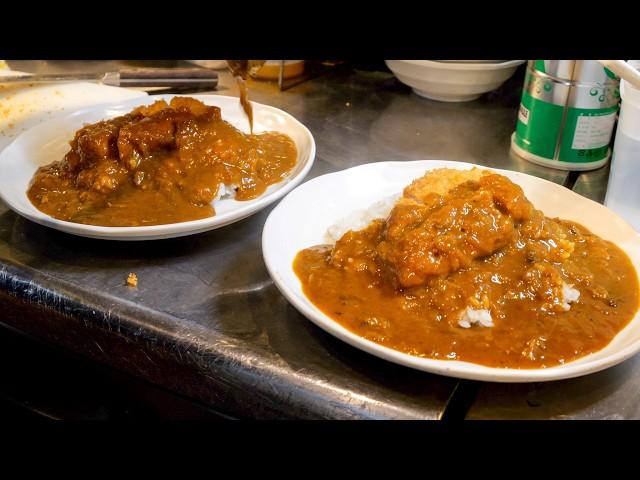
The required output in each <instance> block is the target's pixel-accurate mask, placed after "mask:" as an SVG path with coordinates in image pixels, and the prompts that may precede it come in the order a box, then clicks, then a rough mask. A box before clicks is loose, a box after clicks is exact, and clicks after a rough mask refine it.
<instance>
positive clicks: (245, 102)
mask: <svg viewBox="0 0 640 480" xmlns="http://www.w3.org/2000/svg"><path fill="white" fill-rule="evenodd" d="M264 63H265V60H251V64H250V63H249V60H227V65H228V66H229V70H230V71H231V74H232V75H233V76H234V77H235V79H236V82H237V83H238V88H239V89H240V105H242V109H243V110H244V113H245V115H246V116H247V118H248V119H249V128H250V133H251V134H253V108H252V107H251V102H250V101H249V88H248V87H247V76H248V75H249V70H254V69H257V68H260V67H261V66H262V65H264Z"/></svg>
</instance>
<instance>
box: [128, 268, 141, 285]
mask: <svg viewBox="0 0 640 480" xmlns="http://www.w3.org/2000/svg"><path fill="white" fill-rule="evenodd" d="M127 286H128V287H137V286H138V276H137V275H136V274H135V273H133V272H131V273H130V274H129V276H128V277H127Z"/></svg>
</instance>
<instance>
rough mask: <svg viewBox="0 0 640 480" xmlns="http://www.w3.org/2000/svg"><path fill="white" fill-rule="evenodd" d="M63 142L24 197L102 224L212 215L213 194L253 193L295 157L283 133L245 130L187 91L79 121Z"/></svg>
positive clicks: (64, 216) (242, 196)
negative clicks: (61, 151) (60, 154)
mask: <svg viewBox="0 0 640 480" xmlns="http://www.w3.org/2000/svg"><path fill="white" fill-rule="evenodd" d="M70 145H71V149H70V151H69V152H68V153H67V154H66V155H65V157H64V159H63V160H61V161H57V162H54V163H52V164H50V165H47V166H44V167H41V168H40V169H38V171H37V172H36V174H35V176H34V178H33V180H32V183H31V185H30V187H29V190H28V192H27V193H28V196H29V199H30V200H31V202H32V203H33V204H34V205H35V206H36V207H37V208H38V209H39V210H41V211H43V212H44V213H46V214H48V215H51V216H52V217H55V218H58V219H61V220H67V221H70V222H75V223H84V224H91V225H102V226H142V225H159V224H167V223H176V222H185V221H189V220H197V219H201V218H206V217H210V216H212V215H215V210H214V207H213V205H212V202H213V201H214V200H216V199H218V198H220V197H221V196H223V195H227V196H234V197H235V199H236V200H250V199H253V198H256V197H258V196H259V195H261V194H262V193H264V192H265V190H266V189H267V187H268V186H269V185H272V184H274V183H277V182H280V181H281V180H282V179H283V178H284V177H286V176H287V175H288V174H289V172H290V171H291V170H292V169H293V167H294V166H295V164H296V159H297V151H296V146H295V143H294V142H293V140H292V139H291V138H290V137H288V136H287V135H284V134H282V133H278V132H265V133H260V134H255V135H254V134H250V135H247V134H244V133H243V132H241V131H240V130H238V129H236V128H235V127H233V126H232V125H231V124H230V123H228V122H226V121H224V120H223V119H222V117H221V112H220V109H219V108H218V107H214V106H207V105H205V104H203V103H202V102H200V101H198V100H195V99H192V98H188V97H174V98H173V99H172V100H171V102H170V104H167V103H166V102H165V101H163V100H161V101H158V102H155V103H154V104H152V105H149V106H143V107H139V108H137V109H135V110H133V111H132V112H131V113H129V114H127V115H123V116H120V117H116V118H113V119H111V120H107V121H103V122H98V123H95V124H91V125H87V126H85V127H83V128H82V129H80V130H79V131H78V132H77V133H76V134H75V137H74V139H73V140H72V141H71V142H70Z"/></svg>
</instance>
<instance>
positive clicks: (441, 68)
mask: <svg viewBox="0 0 640 480" xmlns="http://www.w3.org/2000/svg"><path fill="white" fill-rule="evenodd" d="M385 62H386V64H387V66H388V67H389V69H390V70H391V71H392V72H393V73H394V75H395V76H396V77H397V78H398V80H400V81H401V82H402V83H404V84H406V85H409V86H410V87H411V88H412V89H413V91H414V92H415V93H416V94H418V95H420V96H421V97H426V98H430V99H432V100H440V101H443V102H467V101H470V100H475V99H476V98H478V97H479V96H480V95H482V94H483V93H486V92H490V91H492V90H495V89H496V88H498V87H499V86H500V85H502V84H503V83H504V82H506V81H507V80H508V79H509V78H510V77H511V76H512V75H513V74H514V73H515V71H516V69H517V68H518V66H519V65H521V64H523V63H524V62H525V60H385Z"/></svg>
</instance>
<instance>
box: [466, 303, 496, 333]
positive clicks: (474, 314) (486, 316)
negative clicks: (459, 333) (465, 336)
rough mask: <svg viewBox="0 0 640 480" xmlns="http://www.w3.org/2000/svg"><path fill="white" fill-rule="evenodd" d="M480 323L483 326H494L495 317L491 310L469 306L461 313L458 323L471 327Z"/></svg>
mask: <svg viewBox="0 0 640 480" xmlns="http://www.w3.org/2000/svg"><path fill="white" fill-rule="evenodd" d="M476 323H477V324H479V325H480V326H481V327H493V319H492V318H491V312H490V311H489V310H485V309H482V310H476V309H475V308H471V307H467V308H466V309H465V310H464V311H463V312H462V315H460V320H458V325H460V326H461V327H462V328H471V325H475V324H476Z"/></svg>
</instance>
